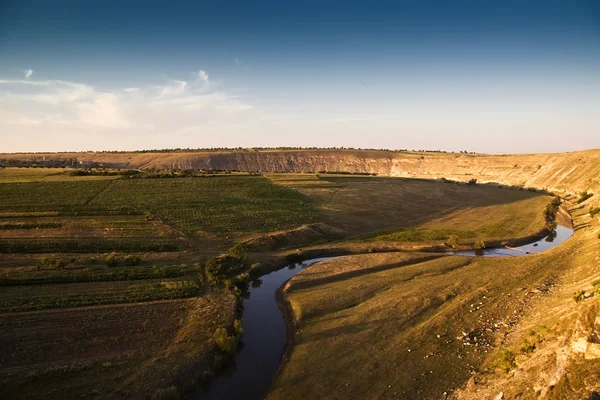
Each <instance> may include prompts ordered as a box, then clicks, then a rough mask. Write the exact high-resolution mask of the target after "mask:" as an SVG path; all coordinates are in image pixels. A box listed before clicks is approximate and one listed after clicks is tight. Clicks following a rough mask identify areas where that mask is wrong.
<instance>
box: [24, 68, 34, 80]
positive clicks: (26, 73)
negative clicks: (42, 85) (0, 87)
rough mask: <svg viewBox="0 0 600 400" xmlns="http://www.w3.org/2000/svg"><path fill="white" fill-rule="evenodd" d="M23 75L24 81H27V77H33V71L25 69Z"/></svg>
mask: <svg viewBox="0 0 600 400" xmlns="http://www.w3.org/2000/svg"><path fill="white" fill-rule="evenodd" d="M23 74H24V75H25V79H29V77H30V76H31V75H33V70H32V69H26V70H25V71H23Z"/></svg>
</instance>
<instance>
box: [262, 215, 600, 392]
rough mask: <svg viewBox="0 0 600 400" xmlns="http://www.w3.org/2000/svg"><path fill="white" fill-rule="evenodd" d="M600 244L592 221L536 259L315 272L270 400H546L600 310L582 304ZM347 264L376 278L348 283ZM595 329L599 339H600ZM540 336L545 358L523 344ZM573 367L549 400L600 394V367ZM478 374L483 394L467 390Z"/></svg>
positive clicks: (351, 260) (328, 265)
mask: <svg viewBox="0 0 600 400" xmlns="http://www.w3.org/2000/svg"><path fill="white" fill-rule="evenodd" d="M575 217H576V224H579V223H584V222H586V221H588V220H589V217H588V216H586V215H585V214H583V212H580V214H578V213H577V212H576V213H575ZM597 235H598V226H597V222H592V223H591V225H590V227H589V228H587V229H583V230H580V231H578V232H576V235H575V236H574V237H573V238H571V239H569V240H568V241H567V242H565V243H564V244H562V245H561V246H559V247H557V248H555V249H552V250H550V251H547V252H544V253H540V254H538V255H532V256H528V257H518V258H466V257H455V256H446V257H443V258H439V259H435V260H430V261H426V262H418V263H415V264H411V265H405V266H401V267H398V268H392V269H385V270H383V271H377V272H371V271H373V270H377V267H378V266H381V265H386V264H391V263H393V262H394V260H404V258H405V254H404V253H400V254H394V253H391V254H367V255H360V256H348V257H342V258H339V259H335V260H330V261H326V262H323V263H322V264H320V265H319V264H317V265H315V266H314V267H311V268H315V270H314V271H311V268H308V269H307V270H305V271H304V272H302V273H301V274H299V275H298V276H296V277H295V278H294V279H292V281H291V282H290V284H289V285H288V288H287V292H286V295H287V297H288V299H289V301H290V303H291V305H292V309H293V311H294V314H295V315H296V318H297V319H298V321H297V331H296V333H295V336H294V347H293V349H292V351H291V356H290V358H289V360H288V361H287V363H286V365H285V367H284V368H283V371H282V373H281V375H280V376H279V378H278V380H277V382H276V384H275V385H274V387H273V390H272V391H271V393H270V395H269V397H268V398H269V399H283V398H323V399H333V398H368V399H371V398H372V399H375V398H410V399H432V398H443V397H444V393H447V394H450V393H453V392H455V391H456V389H458V388H460V387H463V390H462V391H460V394H459V393H458V392H457V393H455V395H456V396H458V397H457V398H460V399H484V398H493V397H494V396H495V395H496V394H497V393H498V392H500V391H503V392H504V394H505V398H514V397H515V396H522V397H523V398H537V394H536V391H535V390H533V386H534V384H539V385H541V387H546V388H547V387H550V383H549V382H550V380H551V379H550V378H552V376H553V374H555V373H556V371H559V369H560V368H559V367H560V365H558V364H559V363H558V361H557V360H558V358H557V354H558V353H557V350H558V349H560V348H562V347H561V346H564V347H565V348H566V349H567V350H566V351H567V352H568V351H569V349H570V343H571V342H570V340H571V339H566V340H565V338H569V337H572V336H573V335H575V333H574V332H576V331H577V329H575V331H574V329H573V328H574V327H575V326H578V325H577V323H578V322H577V321H578V320H579V319H580V318H581V312H582V311H583V310H586V309H587V308H586V307H590V306H591V305H592V302H597V301H600V300H598V299H595V298H592V299H587V300H584V301H582V302H581V303H575V302H574V301H573V299H572V294H573V292H574V291H575V290H577V289H587V290H588V291H589V290H590V288H592V287H593V281H594V279H598V278H600V267H599V266H598V265H599V264H598V260H600V252H599V247H598V246H600V240H599V239H598V237H597ZM348 266H350V268H352V269H353V270H354V269H357V268H362V269H363V270H364V272H365V273H364V274H362V275H356V276H352V275H348V274H345V272H344V271H345V269H346V268H348ZM325 271H328V272H327V274H328V275H327V278H328V279H327V280H323V279H321V276H320V275H321V274H323V273H325ZM303 275H304V276H303ZM336 276H337V279H336ZM311 281H313V282H315V284H311ZM300 282H301V283H302V284H299V283H300ZM586 302H587V303H586ZM585 312H587V311H585ZM594 315H596V312H594ZM598 316H600V313H598ZM588 320H590V317H586V319H584V321H588ZM593 320H594V318H593V317H592V318H591V321H592V322H591V326H592V328H589V329H597V327H595V328H594V322H593ZM579 323H580V324H581V322H579ZM585 324H586V323H584V324H583V325H584V326H585ZM587 324H590V322H587ZM515 327H516V328H515ZM532 330H533V331H535V332H536V334H535V335H538V336H539V338H540V339H536V340H537V341H538V342H537V343H536V346H537V347H536V348H535V349H531V348H529V347H526V346H523V342H524V338H525V337H526V336H527V335H530V334H531V333H530V332H531V331H532ZM545 348H547V350H543V349H545ZM504 350H507V351H510V352H514V354H516V364H517V365H518V366H519V367H518V368H520V372H519V373H518V374H515V375H513V374H512V373H511V374H508V375H507V374H506V372H504V371H503V370H502V368H501V367H500V360H501V354H502V351H504ZM529 360H532V361H529ZM572 360H573V361H569V362H568V363H567V364H563V370H566V371H567V374H565V375H558V379H557V381H556V382H559V383H560V384H559V385H558V386H556V389H548V390H549V391H547V393H546V394H547V395H548V398H584V396H588V395H589V393H590V390H597V389H598V386H599V385H600V382H598V381H594V380H593V379H594V377H596V376H598V373H597V371H598V370H600V364H598V363H599V362H600V361H598V360H596V361H594V362H591V361H587V362H585V363H583V362H579V361H577V360H578V358H576V357H574V358H573V359H572ZM586 368H587V370H586ZM582 371H583V372H582ZM474 373H477V374H478V375H477V379H478V381H479V382H480V384H479V385H474V386H473V385H471V386H469V387H465V386H463V385H465V384H466V382H467V381H468V380H469V378H470V377H471V376H472V374H474ZM556 382H555V383H556ZM593 382H596V383H593ZM544 385H546V386H544ZM553 390H554V391H553ZM553 393H554V394H553ZM538 394H539V393H538Z"/></svg>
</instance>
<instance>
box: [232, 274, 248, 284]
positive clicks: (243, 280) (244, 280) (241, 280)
mask: <svg viewBox="0 0 600 400" xmlns="http://www.w3.org/2000/svg"><path fill="white" fill-rule="evenodd" d="M233 281H234V282H235V283H236V285H247V284H248V282H250V275H249V274H248V273H243V274H239V275H237V276H236V277H235V278H233Z"/></svg>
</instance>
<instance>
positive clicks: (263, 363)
mask: <svg viewBox="0 0 600 400" xmlns="http://www.w3.org/2000/svg"><path fill="white" fill-rule="evenodd" d="M572 235H573V229H571V228H568V227H565V226H561V225H559V226H558V227H557V228H556V231H555V233H554V234H551V235H549V236H547V237H545V238H542V239H540V240H538V241H536V242H533V243H530V244H527V245H523V246H519V247H513V248H494V249H483V250H477V251H472V250H471V251H456V252H450V253H449V254H457V255H466V256H486V257H498V256H515V257H519V256H526V255H529V254H534V253H539V252H542V251H545V250H549V249H551V248H553V247H556V246H558V245H559V244H561V243H563V242H564V241H565V240H567V239H568V238H570V237H571V236H572ZM330 258H335V257H323V258H315V259H312V260H307V261H304V262H303V263H302V265H292V266H288V267H287V268H283V269H280V270H278V271H274V272H271V273H270V274H267V275H265V276H262V277H261V278H260V281H261V282H262V283H261V284H260V286H258V285H253V286H254V287H252V286H251V287H250V289H249V292H250V297H249V299H247V300H245V301H244V316H243V325H244V334H243V337H242V346H241V349H240V350H239V351H238V353H237V354H236V356H235V362H234V363H233V365H231V366H230V367H229V368H228V369H227V370H225V371H224V372H223V373H222V374H221V375H220V376H218V377H217V378H215V379H214V381H213V382H212V385H211V386H210V388H209V390H208V391H199V392H196V393H194V394H193V395H192V398H196V399H251V400H259V399H262V398H264V396H265V395H266V393H267V390H268V389H269V386H270V384H271V382H272V380H273V379H274V376H275V373H276V372H277V369H278V367H279V363H280V361H281V356H282V354H283V350H284V348H285V342H286V325H285V322H284V319H283V316H282V315H281V311H280V309H279V307H278V304H277V299H276V292H277V289H279V287H281V286H282V285H283V284H284V283H285V282H286V281H287V280H289V279H290V278H292V277H293V276H294V275H296V274H297V273H299V272H301V271H302V270H303V269H304V268H307V267H308V266H310V265H312V264H314V263H317V262H319V261H323V260H328V259H330Z"/></svg>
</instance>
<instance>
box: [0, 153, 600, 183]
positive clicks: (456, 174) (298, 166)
mask: <svg viewBox="0 0 600 400" xmlns="http://www.w3.org/2000/svg"><path fill="white" fill-rule="evenodd" d="M0 159H27V160H42V159H46V160H48V159H76V160H77V162H96V163H101V164H104V165H106V166H110V167H119V168H146V169H149V168H159V169H164V168H182V169H186V168H195V169H209V168H212V169H228V170H241V171H259V172H318V171H348V172H350V171H352V172H369V173H376V174H378V175H389V176H406V177H427V178H438V177H446V178H455V179H459V180H468V179H471V178H476V179H478V180H480V181H496V182H502V183H506V184H512V185H521V184H525V185H527V186H533V187H538V188H549V189H553V190H563V191H573V192H575V191H582V190H586V189H593V190H598V187H599V179H600V178H599V177H600V150H588V151H579V152H570V153H553V154H518V155H472V154H459V153H436V152H433V153H432V152H389V151H375V150H373V151H371V150H287V151H283V150H266V151H265V150H262V151H255V150H246V151H221V152H155V153H152V152H144V153H95V152H86V153H46V154H42V153H36V154H0Z"/></svg>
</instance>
